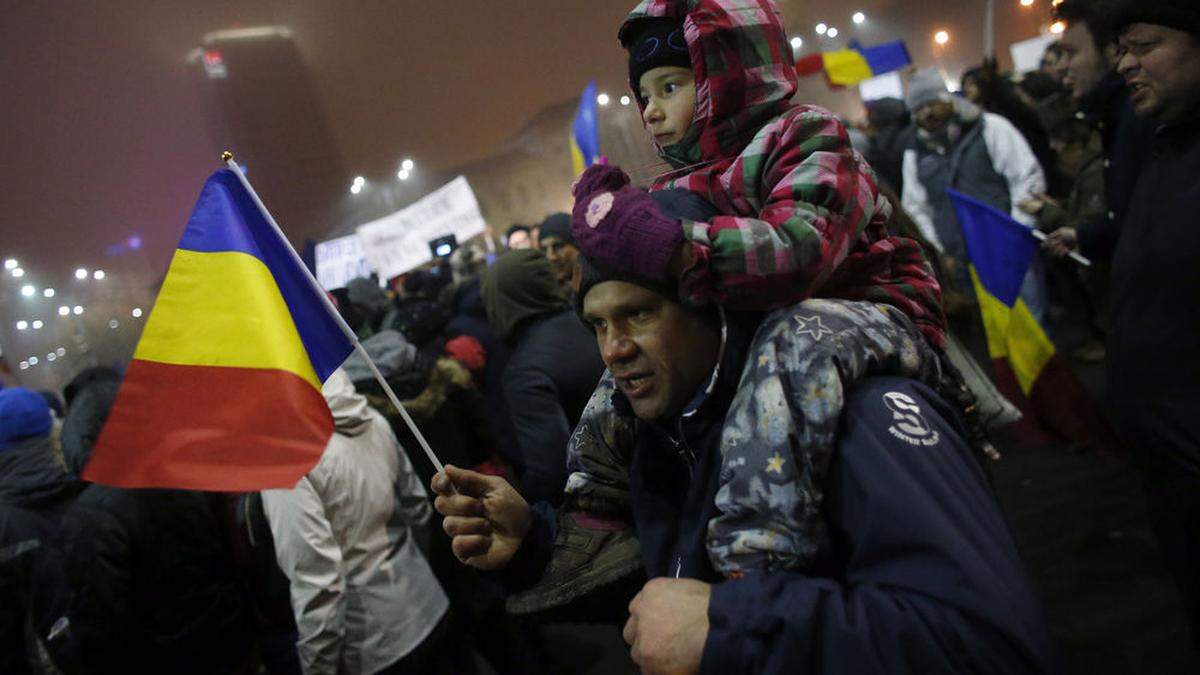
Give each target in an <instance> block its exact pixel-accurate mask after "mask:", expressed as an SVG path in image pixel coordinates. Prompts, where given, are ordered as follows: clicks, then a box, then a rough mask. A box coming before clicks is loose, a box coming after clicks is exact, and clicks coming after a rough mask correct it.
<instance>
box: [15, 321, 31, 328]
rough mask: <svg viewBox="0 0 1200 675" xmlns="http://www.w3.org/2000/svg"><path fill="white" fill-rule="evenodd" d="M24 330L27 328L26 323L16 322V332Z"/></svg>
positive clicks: (27, 324)
mask: <svg viewBox="0 0 1200 675" xmlns="http://www.w3.org/2000/svg"><path fill="white" fill-rule="evenodd" d="M26 328H29V322H28V321H18V322H17V330H25V329H26Z"/></svg>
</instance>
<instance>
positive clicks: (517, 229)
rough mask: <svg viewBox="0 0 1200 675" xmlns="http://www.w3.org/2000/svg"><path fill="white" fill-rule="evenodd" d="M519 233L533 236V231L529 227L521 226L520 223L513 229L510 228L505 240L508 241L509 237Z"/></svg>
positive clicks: (505, 234)
mask: <svg viewBox="0 0 1200 675" xmlns="http://www.w3.org/2000/svg"><path fill="white" fill-rule="evenodd" d="M517 232H524V233H525V234H528V235H532V234H533V230H531V229H529V226H528V225H521V224H520V223H518V224H516V225H513V226H512V227H510V228H508V231H507V232H505V233H504V238H505V239H508V238H509V237H511V236H513V234H515V233H517Z"/></svg>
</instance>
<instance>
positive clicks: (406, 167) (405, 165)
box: [400, 159, 416, 171]
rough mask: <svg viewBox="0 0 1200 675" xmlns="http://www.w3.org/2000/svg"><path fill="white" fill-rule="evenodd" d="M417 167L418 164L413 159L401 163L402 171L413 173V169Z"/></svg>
mask: <svg viewBox="0 0 1200 675" xmlns="http://www.w3.org/2000/svg"><path fill="white" fill-rule="evenodd" d="M415 166H416V164H415V163H414V162H413V161H412V160H411V159H406V160H404V161H403V162H400V170H401V171H412V170H413V167H415Z"/></svg>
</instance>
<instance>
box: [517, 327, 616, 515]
mask: <svg viewBox="0 0 1200 675" xmlns="http://www.w3.org/2000/svg"><path fill="white" fill-rule="evenodd" d="M603 373H604V362H603V361H601V360H600V350H599V348H598V347H597V346H596V338H595V336H594V335H592V334H591V333H590V332H589V331H588V330H587V329H586V328H585V327H584V325H583V322H581V321H580V320H579V317H577V316H576V315H575V313H574V312H572V311H570V310H566V311H562V312H558V313H556V314H550V315H548V316H544V317H542V318H541V319H539V320H537V321H536V322H535V323H534V324H533V325H531V326H528V327H527V328H525V329H524V330H523V331H521V333H520V334H519V335H518V336H517V341H516V348H515V349H514V350H513V355H512V358H510V359H509V362H508V367H507V368H506V369H505V371H504V398H505V400H506V402H507V404H508V410H509V412H510V414H511V416H512V421H513V427H514V428H515V429H516V433H517V446H518V447H519V448H520V454H521V461H522V463H523V464H524V467H525V472H524V475H523V476H522V477H521V495H522V496H523V497H525V500H526V501H528V502H530V503H534V502H538V501H546V502H550V503H552V504H558V503H559V502H560V501H562V494H563V486H565V485H566V483H567V453H566V448H567V441H568V440H569V439H570V438H571V430H572V429H574V428H575V425H576V423H578V422H579V416H580V415H581V414H582V413H583V409H584V406H586V405H587V402H588V399H589V398H590V397H591V395H592V391H593V390H594V389H595V388H596V382H597V381H599V379H600V376H601V375H602V374H603Z"/></svg>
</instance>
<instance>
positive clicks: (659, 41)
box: [623, 18, 692, 92]
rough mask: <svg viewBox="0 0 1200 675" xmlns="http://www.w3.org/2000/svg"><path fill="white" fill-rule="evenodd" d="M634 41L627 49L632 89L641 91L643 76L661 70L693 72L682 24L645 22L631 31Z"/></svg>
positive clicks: (663, 20)
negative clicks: (650, 71)
mask: <svg viewBox="0 0 1200 675" xmlns="http://www.w3.org/2000/svg"><path fill="white" fill-rule="evenodd" d="M630 35H631V38H630V39H629V40H628V41H625V42H624V43H623V44H624V47H625V49H627V50H629V86H630V87H632V88H633V91H635V92H636V91H638V90H639V89H641V81H642V75H645V74H646V71H649V70H653V69H655V68H661V67H662V66H678V67H680V68H687V69H688V70H691V68H692V59H691V56H690V55H689V54H688V44H687V40H686V39H684V36H683V21H681V20H679V19H671V18H653V19H642V20H640V21H638V22H637V23H636V24H635V25H634V27H633V30H631V31H630Z"/></svg>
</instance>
